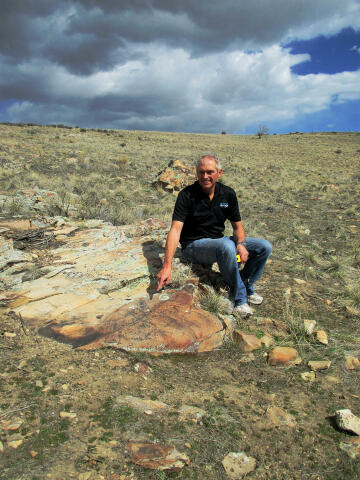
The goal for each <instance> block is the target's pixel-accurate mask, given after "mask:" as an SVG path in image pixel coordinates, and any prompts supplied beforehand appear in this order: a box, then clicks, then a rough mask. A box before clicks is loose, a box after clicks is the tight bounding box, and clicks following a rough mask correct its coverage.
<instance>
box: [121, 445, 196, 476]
mask: <svg viewBox="0 0 360 480" xmlns="http://www.w3.org/2000/svg"><path fill="white" fill-rule="evenodd" d="M128 449H129V450H130V452H131V454H132V456H131V458H130V461H131V462H133V463H135V464H136V465H141V466H142V467H145V468H150V469H152V470H156V469H158V470H170V471H171V472H180V470H181V469H182V468H183V467H184V466H185V465H188V464H189V463H190V459H189V457H188V456H187V455H185V454H184V453H180V452H178V451H177V450H176V448H175V447H173V446H172V445H160V444H157V443H129V444H128Z"/></svg>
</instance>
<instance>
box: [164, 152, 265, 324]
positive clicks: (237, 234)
mask: <svg viewBox="0 0 360 480" xmlns="http://www.w3.org/2000/svg"><path fill="white" fill-rule="evenodd" d="M196 174H197V179H198V180H197V181H196V182H195V183H194V184H192V185H189V186H188V187H186V188H184V189H183V190H182V191H181V192H180V193H179V195H178V198H177V200H176V204H175V208H174V213H173V218H172V224H171V228H170V230H169V233H168V236H167V241H166V247H165V257H164V263H163V267H162V269H161V270H160V272H159V273H158V275H157V278H158V280H159V283H158V288H157V289H158V290H160V289H161V288H162V286H163V285H168V284H169V283H170V281H171V263H172V259H173V257H174V254H175V251H176V249H177V246H178V243H179V240H180V242H181V247H182V253H183V255H184V257H185V258H186V259H188V260H190V261H192V262H194V263H201V264H213V263H214V262H217V263H218V265H219V269H220V273H221V275H222V277H223V279H224V281H225V283H226V284H227V285H228V286H229V287H230V289H231V291H232V294H233V297H234V313H235V314H237V315H240V316H245V317H246V316H250V315H252V314H253V311H252V309H251V307H250V306H249V304H248V302H249V303H253V304H260V303H262V301H263V298H262V297H261V296H260V295H258V294H257V293H255V291H254V283H255V282H256V280H258V278H259V277H260V275H261V273H262V271H263V269H264V267H265V264H266V261H267V259H268V257H269V256H270V254H271V245H270V243H269V242H268V241H267V240H262V239H258V238H250V237H248V238H246V237H245V232H244V228H243V226H242V223H241V216H240V213H239V207H238V201H237V198H236V193H235V192H234V190H233V189H232V188H230V187H227V186H226V185H223V184H222V183H220V182H219V183H218V182H217V181H218V179H219V178H220V177H221V175H222V168H221V164H220V162H219V160H218V159H217V158H216V157H214V156H212V155H204V156H203V157H201V158H200V159H199V161H198V163H197V165H196ZM227 219H228V220H230V222H231V225H232V228H233V235H232V237H224V236H223V232H224V229H225V221H226V220H227ZM237 254H238V255H240V258H241V261H242V262H243V263H244V264H245V266H244V268H243V269H242V271H241V272H239V268H238V263H237V259H236V255H237Z"/></svg>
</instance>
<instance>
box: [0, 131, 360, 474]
mask: <svg viewBox="0 0 360 480" xmlns="http://www.w3.org/2000/svg"><path fill="white" fill-rule="evenodd" d="M208 152H211V153H216V154H217V155H218V156H219V157H220V158H221V159H222V160H223V168H224V175H223V181H224V183H225V184H227V185H230V186H231V187H233V188H234V189H235V191H236V192H237V194H238V198H239V203H240V211H241V214H242V218H243V224H244V226H245V229H246V232H247V234H248V235H249V236H259V237H264V238H267V239H268V240H269V241H270V242H271V243H272V245H273V254H272V257H271V262H269V264H268V266H267V267H266V270H265V272H264V275H263V277H262V279H261V281H260V283H259V288H258V290H259V292H260V293H262V294H264V297H265V299H266V301H265V302H264V304H263V305H261V306H260V307H257V308H256V315H255V318H254V319H251V320H249V321H243V322H239V324H238V328H239V329H241V330H243V331H246V332H248V333H253V334H255V335H256V336H258V337H259V338H260V337H262V336H263V335H264V333H266V328H265V327H264V325H265V324H266V321H265V320H266V319H267V320H268V324H269V321H270V322H272V325H277V326H278V328H277V330H276V329H275V331H274V332H270V333H271V336H272V338H273V339H274V340H275V343H276V345H278V346H289V347H294V348H296V350H297V351H298V353H299V355H300V357H301V359H302V362H301V363H300V364H298V365H289V366H286V367H274V366H271V365H269V363H268V361H267V358H268V353H269V351H270V350H271V348H272V347H271V346H263V347H262V348H261V349H258V350H254V352H251V353H244V352H243V351H242V349H241V348H240V345H239V344H238V343H236V341H235V340H228V341H227V342H226V343H225V344H224V345H223V346H221V347H219V348H217V349H215V350H214V351H211V352H206V353H201V354H197V355H169V356H158V357H152V356H150V355H147V354H145V353H129V352H125V351H123V350H121V351H119V350H117V349H114V348H111V347H110V348H101V349H100V350H97V351H92V352H90V351H81V350H77V349H73V348H72V347H71V346H70V345H66V344H62V343H58V342H56V341H55V340H53V339H49V338H44V337H42V336H40V335H38V334H36V333H34V332H33V331H32V330H31V328H30V329H29V328H27V327H28V326H27V325H25V326H24V324H23V322H22V321H21V317H17V316H15V315H13V314H11V313H10V312H9V310H8V309H7V308H6V305H5V304H3V305H2V308H1V310H0V314H1V320H0V334H1V339H0V358H1V362H2V365H3V366H4V367H3V368H2V371H1V374H0V379H1V383H0V388H1V390H0V397H1V399H0V408H1V410H0V435H1V438H0V441H1V443H0V447H1V448H0V450H2V452H0V467H1V468H0V478H1V479H7V480H12V479H14V480H15V479H24V480H25V479H26V480H28V479H29V478H31V479H34V480H35V479H42V478H52V479H59V480H60V479H65V478H76V479H77V478H78V479H79V480H85V479H87V480H95V479H98V480H100V479H101V478H102V479H106V480H110V479H112V480H119V479H122V480H124V479H129V480H130V479H157V480H161V479H165V478H183V479H201V480H202V479H210V480H211V479H214V480H215V479H226V478H229V477H228V476H227V474H226V472H225V469H224V467H223V465H222V461H223V459H224V457H225V456H226V455H227V454H228V453H229V452H240V451H245V452H246V454H247V455H249V456H251V457H253V458H255V459H256V468H255V470H254V471H253V472H251V473H249V474H248V478H254V479H259V480H260V479H275V478H276V479H277V480H278V479H287V480H288V479H294V480H295V479H296V480H298V479H300V478H301V479H319V480H325V479H326V480H330V479H334V480H335V479H341V478H344V479H354V480H355V479H357V478H358V476H359V473H360V463H359V462H360V446H359V442H357V440H356V439H358V437H357V436H351V435H349V433H346V432H344V431H343V430H341V429H339V428H337V427H335V426H334V421H333V415H334V414H335V411H336V410H338V409H345V408H349V409H351V411H352V412H353V413H354V414H355V415H357V416H360V406H359V398H360V387H359V385H360V369H359V367H358V366H357V363H356V361H355V363H353V364H351V363H350V361H349V360H347V359H348V358H355V359H356V358H359V356H360V335H359V326H360V281H359V279H360V275H359V270H360V235H359V232H360V223H359V198H360V186H359V185H360V172H359V154H360V134H359V133H336V132H329V133H312V134H302V133H298V132H297V133H294V134H289V135H266V136H264V137H262V138H261V139H259V138H258V137H256V136H236V135H195V134H174V133H158V132H139V131H137V132H135V131H106V130H90V129H83V128H72V129H70V128H63V127H60V126H58V127H50V126H48V127H40V126H33V125H31V126H29V125H23V126H21V125H17V126H15V125H6V124H0V223H1V222H3V223H4V222H6V221H8V220H9V219H17V220H19V221H20V220H24V228H23V231H26V230H27V228H28V225H29V220H31V221H32V223H34V224H35V223H36V222H40V223H41V222H45V224H46V223H47V222H49V221H50V220H49V219H50V218H54V217H57V221H59V219H60V217H62V219H63V220H62V221H64V222H69V225H70V224H73V225H76V228H77V229H78V230H79V231H80V232H83V231H84V230H86V228H88V227H87V225H88V224H87V223H86V222H87V221H88V220H89V219H99V220H102V221H103V222H105V223H106V222H111V223H112V224H113V225H119V226H122V225H129V224H139V223H140V222H141V221H143V220H146V219H148V218H150V217H152V218H159V219H160V220H161V221H162V222H165V225H169V224H170V221H171V213H172V208H173V205H174V201H175V198H176V195H175V194H174V193H176V192H174V193H172V192H171V191H169V190H166V189H164V188H163V187H162V186H161V185H160V184H159V182H158V179H159V174H160V173H161V172H163V171H164V169H165V168H166V167H167V166H168V165H169V163H170V162H172V161H173V162H174V161H179V162H181V164H184V165H191V164H192V163H193V162H194V160H195V159H196V158H197V157H198V156H199V155H200V154H204V153H208ZM5 230H6V229H4V230H3V231H2V230H1V228H0V238H1V235H4V234H5V233H6V231H5ZM4 232H5V233H4ZM229 232H230V230H229ZM165 233H166V231H165V230H163V231H162V232H161V234H159V237H158V238H157V239H156V241H157V242H158V243H157V245H158V246H160V247H161V245H163V243H162V242H163V241H164V239H165ZM15 237H16V235H14V240H15ZM4 238H5V237H4ZM16 238H17V239H18V240H19V238H20V237H19V235H18V236H17V237H16ZM29 239H30V240H31V238H30V237H29V236H27V237H26V235H25V236H24V238H23V243H22V245H20V244H19V243H18V244H17V245H18V248H20V247H21V249H22V251H24V252H30V253H31V254H32V255H34V254H35V255H36V256H37V261H36V262H35V266H34V267H33V269H32V270H31V271H28V272H26V277H24V280H23V281H29V280H31V279H33V278H36V275H37V274H38V272H41V271H43V269H45V268H47V267H48V266H49V265H51V262H52V261H53V260H52V250H51V248H55V247H56V244H53V245H49V244H47V243H46V242H40V243H38V244H37V245H35V244H31V241H30V240H29ZM64 241H65V240H64ZM20 243H21V242H20ZM19 245H20V247H19ZM161 248H162V247H161ZM161 248H160V250H161ZM1 253H3V252H1ZM34 258H35V257H34ZM7 268H8V267H7V266H4V267H2V270H1V271H0V282H2V283H0V288H1V289H2V290H5V289H8V288H9V287H8V283H6V282H7V281H8V280H6V279H5V276H7V278H8V277H9V275H10V273H9V271H8V270H7ZM177 268H178V270H179V271H178V278H177V282H178V285H177V286H178V287H179V286H180V284H183V283H184V282H186V279H187V278H190V277H192V276H194V275H195V276H196V275H197V273H196V272H191V271H190V270H189V268H188V267H186V268H185V267H179V266H178V267H177ZM16 273H17V272H15V270H14V272H12V273H11V275H12V274H14V275H15V274H16ZM149 281H153V279H151V277H149ZM200 283H201V282H200ZM210 284H211V281H210ZM216 287H217V285H215V284H214V285H212V286H210V287H209V286H207V287H206V288H205V290H203V294H202V296H201V299H200V301H201V304H202V307H203V308H205V309H207V310H210V311H211V312H212V313H214V314H215V315H218V314H221V313H224V312H222V311H221V308H222V307H221V300H219V298H220V297H221V291H220V294H219V289H217V288H216ZM19 318H20V320H19ZM304 320H307V321H309V320H310V321H312V320H315V321H316V328H317V329H318V330H324V331H325V332H326V334H327V337H328V343H327V344H324V343H321V342H320V341H319V340H318V339H317V337H316V335H315V334H311V333H308V332H307V331H306V325H308V324H309V322H307V323H306V322H305V323H304ZM279 326H283V327H284V329H285V332H286V334H284V331H282V332H281V328H280V327H279ZM279 328H280V330H279ZM317 360H321V361H330V362H331V364H330V366H328V367H327V368H326V369H324V370H317V371H315V372H314V373H313V370H312V369H311V367H309V366H308V362H309V361H317ZM352 367H354V368H352ZM47 387H48V388H47ZM126 395H127V396H133V397H140V398H142V399H145V400H151V401H152V402H163V403H164V404H166V405H167V407H161V408H165V410H163V411H160V410H159V411H157V410H155V409H156V405H155V404H149V405H152V406H151V407H150V408H143V407H141V408H140V407H139V404H133V403H131V402H130V401H129V400H127V401H125V403H121V402H122V401H120V400H119V397H124V396H126ZM184 406H185V407H187V406H190V407H192V408H193V410H192V411H189V410H187V413H186V414H185V413H184V411H185V410H186V409H185V410H184V408H182V407H184ZM159 408H160V407H159ZM194 408H195V410H194ZM196 408H197V409H200V410H198V411H197V410H196ZM149 410H150V411H151V413H149ZM60 412H67V413H68V414H70V413H71V414H75V416H71V415H65V416H64V415H63V417H64V418H61V417H60V416H59V415H60ZM274 412H275V413H274ZM4 422H5V423H4ZM6 422H8V423H6ZM9 422H10V423H9ZM9 425H10V426H11V425H15V427H16V426H17V428H13V429H12V428H9ZM11 439H13V440H14V441H15V442H16V441H20V440H21V442H20V443H19V445H18V447H17V448H11V447H9V444H10V442H11ZM352 439H355V440H352ZM145 441H147V442H152V443H157V444H171V445H173V446H175V447H176V449H177V450H178V451H179V452H183V453H184V454H186V456H187V457H189V461H190V463H189V464H188V465H186V466H184V467H183V468H182V470H181V471H180V472H177V473H165V472H164V471H159V470H148V469H144V467H141V466H139V465H134V464H133V463H131V462H129V457H130V455H129V452H128V451H127V450H126V445H127V444H128V442H145ZM344 445H345V446H344ZM340 447H341V448H340ZM31 452H32V453H31ZM34 452H35V453H34Z"/></svg>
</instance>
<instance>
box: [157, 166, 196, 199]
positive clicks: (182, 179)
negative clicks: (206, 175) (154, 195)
mask: <svg viewBox="0 0 360 480" xmlns="http://www.w3.org/2000/svg"><path fill="white" fill-rule="evenodd" d="M191 172H193V175H191ZM194 179H195V168H193V167H189V166H187V165H184V164H183V163H181V162H180V161H179V160H175V161H173V160H172V161H171V162H170V163H169V165H168V166H167V167H166V168H165V170H163V171H162V172H161V173H160V174H159V176H158V179H157V180H156V181H155V182H154V184H155V185H160V186H162V188H164V189H165V190H167V191H170V192H172V191H179V190H181V189H182V188H183V187H185V186H186V185H189V184H190V183H192V182H193V181H194Z"/></svg>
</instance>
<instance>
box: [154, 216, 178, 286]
mask: <svg viewBox="0 0 360 480" xmlns="http://www.w3.org/2000/svg"><path fill="white" fill-rule="evenodd" d="M183 226H184V223H183V222H180V221H179V220H173V222H172V224H171V227H170V230H169V233H168V236H167V240H166V246H165V257H164V263H163V266H162V269H161V270H160V272H159V273H158V274H157V278H158V280H159V283H158V287H157V290H158V291H159V290H161V288H162V286H163V285H164V284H165V285H168V284H169V283H170V281H171V263H172V260H173V258H174V255H175V252H176V249H177V246H178V244H179V239H180V234H181V230H182V228H183Z"/></svg>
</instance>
